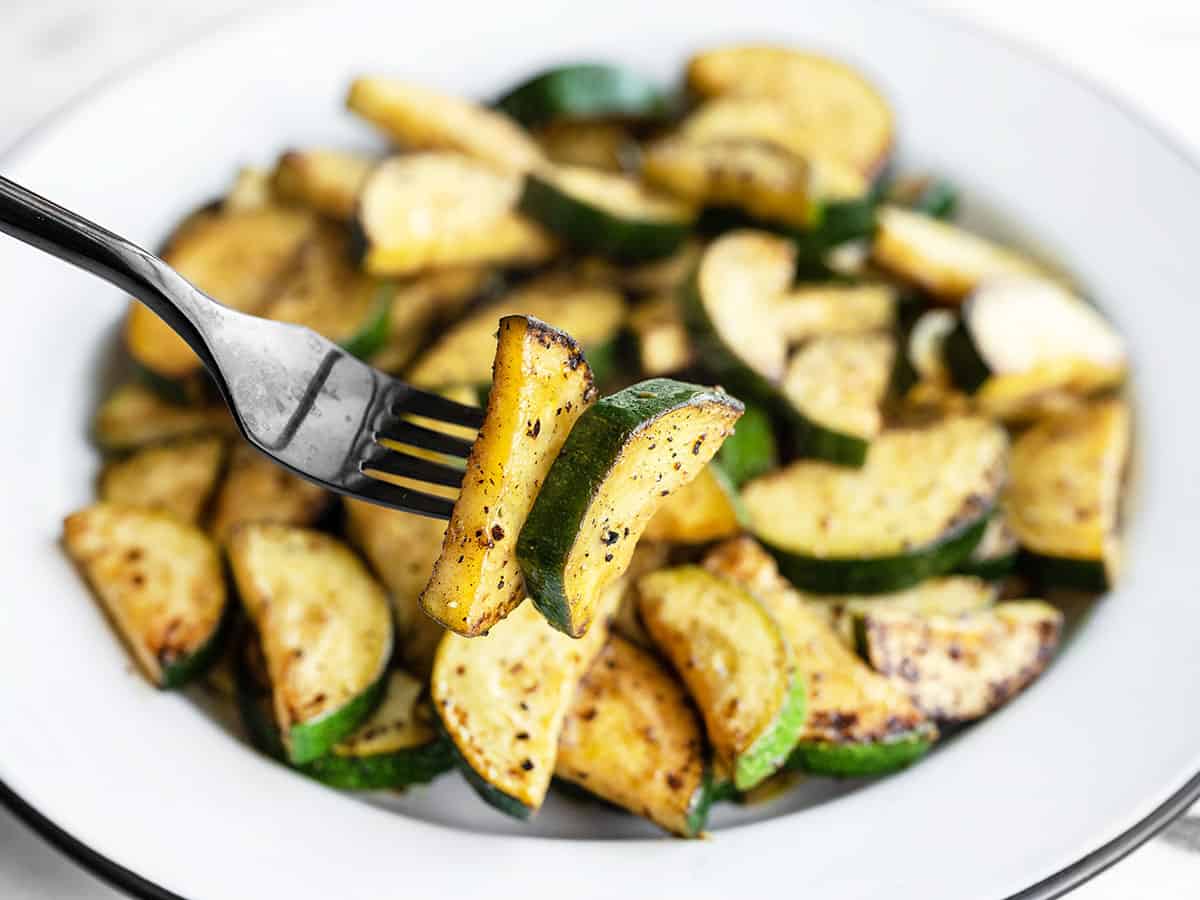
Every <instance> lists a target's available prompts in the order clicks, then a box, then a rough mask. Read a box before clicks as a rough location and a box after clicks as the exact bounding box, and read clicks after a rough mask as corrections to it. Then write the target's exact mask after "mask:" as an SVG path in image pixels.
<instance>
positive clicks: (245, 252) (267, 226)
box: [125, 206, 313, 378]
mask: <svg viewBox="0 0 1200 900" xmlns="http://www.w3.org/2000/svg"><path fill="white" fill-rule="evenodd" d="M312 229H313V219H312V216H311V215H309V214H308V213H306V212H304V211H302V210H296V209H287V208H283V207H273V206H269V207H265V208H261V209H250V210H245V211H241V212H230V213H225V214H222V215H218V216H211V217H207V218H205V219H203V220H200V221H197V222H196V223H195V224H193V225H191V226H190V227H188V228H187V230H186V231H185V232H184V233H182V234H180V235H179V236H178V237H176V238H174V239H173V240H172V241H171V245H170V247H169V248H168V249H167V252H166V253H164V255H163V258H164V259H165V260H166V261H167V262H168V263H169V264H170V265H171V266H172V267H174V269H175V270H176V271H177V272H178V273H179V274H180V275H182V276H183V277H184V278H186V279H187V280H188V281H190V282H191V283H192V284H194V285H195V286H196V287H198V288H199V289H200V290H202V291H204V293H206V294H208V295H209V296H211V297H213V298H215V299H216V300H219V301H220V302H221V303H223V304H224V305H225V306H230V307H233V308H234V309H237V310H241V311H242V312H248V313H257V312H260V311H261V310H262V308H263V307H264V305H265V304H266V303H267V302H268V300H269V299H270V296H271V293H272V291H273V289H274V288H275V287H276V284H277V282H278V279H279V277H280V276H281V275H283V274H284V272H285V271H286V270H287V267H288V266H289V264H290V263H291V262H292V259H293V257H294V256H295V254H296V252H297V251H298V250H299V249H300V246H301V245H302V244H303V243H304V241H305V240H306V239H307V238H308V237H309V235H311V234H312ZM125 344H126V346H127V347H128V348H129V352H130V354H131V355H132V356H133V358H134V359H135V360H137V361H138V362H139V363H140V364H141V365H143V366H145V367H146V368H147V369H149V370H150V371H151V372H154V373H155V374H157V375H161V376H163V377H164V378H182V377H184V376H186V375H190V374H192V373H193V372H196V371H198V370H199V369H200V360H199V358H198V357H197V356H196V354H194V353H193V352H192V351H191V348H190V347H188V345H187V344H185V343H184V341H183V338H181V337H179V336H178V335H177V334H175V332H174V331H172V330H171V329H170V328H169V327H168V326H167V325H166V324H165V323H164V322H163V321H162V320H161V319H159V318H158V316H156V315H155V314H154V313H152V312H151V311H150V309H149V307H146V306H143V305H142V304H140V303H137V302H134V303H132V304H130V307H129V315H128V317H127V318H126V320H125Z"/></svg>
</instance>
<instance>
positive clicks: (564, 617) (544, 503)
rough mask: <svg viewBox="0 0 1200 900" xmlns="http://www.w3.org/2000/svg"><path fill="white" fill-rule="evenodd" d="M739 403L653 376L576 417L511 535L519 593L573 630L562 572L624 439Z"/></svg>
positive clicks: (563, 628) (562, 627)
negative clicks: (687, 410) (682, 416)
mask: <svg viewBox="0 0 1200 900" xmlns="http://www.w3.org/2000/svg"><path fill="white" fill-rule="evenodd" d="M705 403H721V404H724V405H732V406H734V407H735V408H737V409H738V410H741V409H742V404H741V403H740V402H739V401H738V400H736V399H734V398H733V397H730V396H729V395H727V394H723V393H720V392H718V391H714V390H712V389H710V388H705V387H701V386H700V385H696V384H687V383H685V382H682V381H674V380H672V379H670V378H651V379H650V380H648V381H642V382H639V383H638V384H635V385H633V386H632V387H628V388H625V390H623V391H619V392H617V393H616V394H612V395H611V396H609V397H604V398H603V399H601V400H600V401H599V402H598V403H596V405H595V406H593V407H591V408H590V409H589V410H588V411H587V412H585V413H584V414H583V415H582V416H580V417H579V420H578V421H577V422H576V423H575V427H574V428H572V429H571V433H570V434H569V435H568V436H567V440H566V441H565V442H564V443H563V446H562V449H561V450H560V451H559V454H558V458H557V459H555V461H554V465H553V466H551V468H550V472H549V474H548V475H547V476H546V480H545V482H544V483H543V484H542V488H541V491H540V492H539V493H538V496H537V500H536V501H535V502H534V504H533V509H532V510H530V512H529V516H528V518H527V519H526V520H525V525H524V527H522V529H521V534H520V536H519V537H518V538H517V560H518V562H520V564H521V572H522V574H523V575H524V576H525V589H526V591H528V593H529V597H530V599H531V600H532V601H533V604H534V606H536V607H537V609H538V612H540V613H541V614H542V615H543V616H544V617H545V618H546V621H548V622H549V623H550V624H551V625H553V626H554V627H555V628H557V629H559V630H560V631H563V632H566V633H567V634H570V633H571V628H572V622H571V612H570V607H569V603H568V601H567V594H566V588H565V585H564V583H563V581H564V567H565V564H566V560H567V558H568V556H569V555H570V553H571V549H572V546H573V544H574V541H575V536H576V534H577V533H578V531H579V530H580V528H581V527H582V526H583V523H584V518H585V516H586V515H587V511H588V508H589V507H590V505H591V502H592V498H593V497H594V496H595V495H596V493H597V492H598V491H599V490H600V489H601V487H602V486H603V484H604V482H605V480H606V479H607V478H608V472H609V469H610V468H611V467H612V465H613V463H614V462H615V461H616V459H617V458H618V457H619V455H620V453H621V451H622V450H623V448H624V447H625V445H626V444H627V443H628V442H629V440H630V438H631V437H632V436H633V435H634V434H635V433H636V432H638V431H640V430H641V429H642V428H643V427H645V426H646V425H647V424H648V423H650V422H653V421H654V420H656V419H658V418H660V417H662V416H664V415H667V414H668V413H671V412H674V411H675V410H677V409H682V408H684V407H688V406H700V405H703V404H705Z"/></svg>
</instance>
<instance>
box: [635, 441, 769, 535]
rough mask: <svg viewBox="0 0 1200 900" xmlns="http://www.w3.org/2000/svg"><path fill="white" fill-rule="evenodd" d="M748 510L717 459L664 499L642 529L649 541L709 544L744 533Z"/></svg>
mask: <svg viewBox="0 0 1200 900" xmlns="http://www.w3.org/2000/svg"><path fill="white" fill-rule="evenodd" d="M745 524H746V513H745V510H743V509H742V501H741V498H740V497H739V496H738V492H737V488H736V487H734V485H733V482H732V481H730V479H729V476H728V475H726V474H725V472H724V470H723V469H722V468H721V464H720V463H719V462H718V461H717V460H715V459H714V460H713V461H712V462H710V463H709V464H708V465H707V466H705V467H704V468H703V469H702V470H701V471H700V474H699V475H697V476H696V477H695V478H694V479H692V480H691V481H690V482H688V483H687V484H685V485H684V486H683V487H681V488H680V489H679V490H677V491H676V492H675V493H673V494H672V495H671V496H670V497H668V498H667V499H666V500H664V501H663V502H662V504H661V505H660V506H659V507H658V512H656V513H655V514H654V516H653V518H651V519H650V521H649V523H647V525H646V530H645V531H643V532H642V538H643V539H645V540H647V541H667V542H670V543H674V544H707V543H709V542H710V541H716V540H720V539H721V538H727V537H732V536H734V535H736V534H740V533H741V531H742V529H743V528H744V527H745Z"/></svg>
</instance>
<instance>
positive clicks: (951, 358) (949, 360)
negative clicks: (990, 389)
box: [942, 307, 992, 394]
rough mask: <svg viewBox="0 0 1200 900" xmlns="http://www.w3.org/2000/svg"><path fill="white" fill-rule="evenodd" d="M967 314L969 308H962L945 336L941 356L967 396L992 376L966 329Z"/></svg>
mask: <svg viewBox="0 0 1200 900" xmlns="http://www.w3.org/2000/svg"><path fill="white" fill-rule="evenodd" d="M968 313H969V307H968V308H964V309H963V316H962V318H960V319H959V320H958V324H957V325H955V326H954V330H953V331H951V332H950V333H949V334H948V335H946V340H945V342H944V343H943V344H942V355H943V357H944V358H945V360H946V368H948V369H949V370H950V377H951V378H952V379H953V380H954V383H955V384H956V385H958V386H959V387H960V388H962V389H963V390H964V391H966V392H967V393H968V394H974V393H975V392H976V391H978V390H979V389H980V388H981V387H983V384H984V382H986V381H987V380H988V379H989V378H990V377H991V376H992V370H991V369H990V368H989V367H988V364H987V363H986V362H984V361H983V357H982V356H980V355H979V349H978V348H977V347H976V346H975V341H973V340H972V339H971V332H970V331H969V330H968V329H967V314H968Z"/></svg>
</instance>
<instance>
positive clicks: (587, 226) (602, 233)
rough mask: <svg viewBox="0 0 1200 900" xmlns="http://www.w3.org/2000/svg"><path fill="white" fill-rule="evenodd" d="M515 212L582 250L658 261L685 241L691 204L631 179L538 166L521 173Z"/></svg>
mask: <svg viewBox="0 0 1200 900" xmlns="http://www.w3.org/2000/svg"><path fill="white" fill-rule="evenodd" d="M520 209H521V212H523V213H525V214H526V215H527V216H529V217H530V218H531V219H534V220H536V221H538V222H540V223H541V224H542V225H544V226H545V227H546V228H547V229H548V230H549V231H550V232H551V233H552V234H554V235H555V236H556V237H559V238H562V239H563V240H564V241H565V242H566V243H568V244H570V245H571V246H573V247H575V248H577V249H579V250H582V251H583V252H585V253H598V254H600V255H601V256H607V257H612V258H614V259H623V260H649V259H661V258H663V257H665V256H670V255H671V254H672V253H674V252H675V251H676V250H678V249H679V248H680V247H681V246H682V245H683V243H684V241H686V240H687V237H688V234H689V233H690V232H691V226H692V220H693V218H694V213H693V210H692V208H691V207H689V206H686V205H684V204H682V203H679V202H678V201H676V200H674V199H672V198H670V197H667V196H665V195H658V194H655V193H653V192H651V191H649V190H647V189H646V188H645V187H643V186H642V185H641V184H640V183H639V182H638V181H637V180H635V179H634V178H632V177H630V176H628V175H620V174H615V173H612V172H601V171H599V170H596V169H587V168H583V167H579V166H576V167H572V166H557V167H555V168H550V167H548V166H547V167H543V168H541V169H538V170H537V171H535V172H530V173H528V174H527V175H526V176H525V187H524V190H523V192H522V194H521V201H520Z"/></svg>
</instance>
